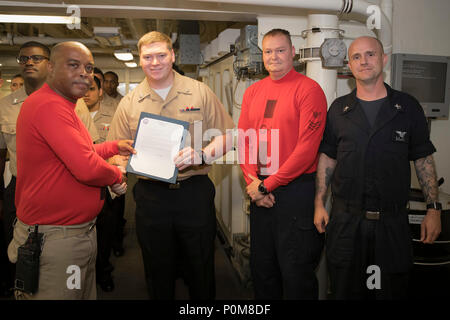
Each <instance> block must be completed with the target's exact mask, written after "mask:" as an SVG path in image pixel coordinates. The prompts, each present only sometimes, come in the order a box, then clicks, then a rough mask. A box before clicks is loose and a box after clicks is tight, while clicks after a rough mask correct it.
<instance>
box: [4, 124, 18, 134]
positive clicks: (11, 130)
mask: <svg viewBox="0 0 450 320" xmlns="http://www.w3.org/2000/svg"><path fill="white" fill-rule="evenodd" d="M0 129H1V130H2V132H3V133H6V134H11V135H15V134H16V124H15V123H8V124H2V125H1V127H0Z"/></svg>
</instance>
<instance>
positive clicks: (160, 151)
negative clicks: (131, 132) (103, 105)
mask: <svg viewBox="0 0 450 320" xmlns="http://www.w3.org/2000/svg"><path fill="white" fill-rule="evenodd" d="M188 128H189V123H188V122H185V121H181V120H176V119H171V118H167V117H163V116H158V115H155V114H151V113H145V112H142V113H141V116H140V118H139V124H138V128H137V131H136V138H135V141H134V148H135V149H136V151H137V152H136V154H133V155H131V157H130V159H129V161H128V165H127V171H128V172H131V173H135V174H137V175H142V176H146V177H149V178H153V179H157V180H161V181H165V182H168V183H175V182H176V180H177V176H178V169H177V167H175V164H174V162H173V159H174V158H175V157H176V155H177V154H178V152H179V151H180V150H181V149H182V148H183V147H184V144H185V138H186V133H187V130H188Z"/></svg>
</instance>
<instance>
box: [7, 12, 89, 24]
mask: <svg viewBox="0 0 450 320" xmlns="http://www.w3.org/2000/svg"><path fill="white" fill-rule="evenodd" d="M0 22H6V23H8V22H9V23H50V24H80V23H81V19H80V18H79V17H74V16H36V15H21V14H0Z"/></svg>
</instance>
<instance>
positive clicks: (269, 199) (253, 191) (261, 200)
mask: <svg viewBox="0 0 450 320" xmlns="http://www.w3.org/2000/svg"><path fill="white" fill-rule="evenodd" d="M248 176H249V177H250V178H251V179H252V180H253V181H252V182H251V183H250V184H249V185H248V186H247V188H246V191H247V194H248V195H249V196H250V198H251V200H252V202H255V204H256V205H257V206H258V207H265V208H272V207H273V205H274V204H275V196H274V195H273V194H272V193H269V194H267V195H264V194H262V193H261V192H259V190H258V187H259V185H260V183H261V180H259V179H258V178H256V177H254V176H252V175H251V174H249V175H248Z"/></svg>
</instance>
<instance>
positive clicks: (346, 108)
mask: <svg viewBox="0 0 450 320" xmlns="http://www.w3.org/2000/svg"><path fill="white" fill-rule="evenodd" d="M349 109H350V107H349V106H345V107H344V109H342V112H347V111H348V110H349Z"/></svg>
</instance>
